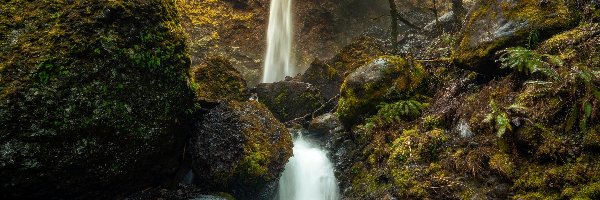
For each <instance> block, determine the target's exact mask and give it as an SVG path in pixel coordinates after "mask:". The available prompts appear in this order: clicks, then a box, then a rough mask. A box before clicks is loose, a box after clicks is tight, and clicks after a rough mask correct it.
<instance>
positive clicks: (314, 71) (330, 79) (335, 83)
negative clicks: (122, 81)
mask: <svg viewBox="0 0 600 200" xmlns="http://www.w3.org/2000/svg"><path fill="white" fill-rule="evenodd" d="M299 80H300V81H301V82H305V83H310V84H311V85H313V86H315V87H317V88H318V89H319V90H320V91H321V94H322V95H323V97H324V98H325V99H331V98H333V97H335V96H337V95H338V94H339V93H340V86H342V83H343V82H344V77H343V74H341V73H339V72H338V70H337V69H335V68H334V67H332V66H331V65H329V64H326V63H323V62H322V61H320V60H315V61H314V62H313V63H312V64H311V65H310V67H309V68H308V69H307V70H306V71H305V72H304V74H302V75H301V76H300V78H299Z"/></svg>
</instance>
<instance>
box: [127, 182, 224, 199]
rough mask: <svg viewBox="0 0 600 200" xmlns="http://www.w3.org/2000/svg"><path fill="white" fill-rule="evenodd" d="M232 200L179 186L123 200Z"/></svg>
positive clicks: (148, 189) (157, 188)
mask: <svg viewBox="0 0 600 200" xmlns="http://www.w3.org/2000/svg"><path fill="white" fill-rule="evenodd" d="M147 199H165V200H233V199H235V198H234V197H233V196H231V195H230V194H227V193H222V192H221V193H206V191H203V190H202V188H200V187H198V186H195V185H187V184H179V185H177V186H176V187H166V188H161V187H156V188H147V189H145V190H143V191H141V192H138V193H135V194H133V195H131V196H129V197H127V198H125V200H147Z"/></svg>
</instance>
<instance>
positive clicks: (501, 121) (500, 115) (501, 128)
mask: <svg viewBox="0 0 600 200" xmlns="http://www.w3.org/2000/svg"><path fill="white" fill-rule="evenodd" d="M490 107H491V108H492V113H489V114H487V115H486V117H485V119H484V120H483V122H484V123H491V122H492V120H493V121H494V122H495V123H496V135H497V136H498V137H499V138H501V137H502V136H504V134H505V133H506V131H512V126H511V125H510V120H509V119H508V114H507V113H506V112H504V111H501V110H500V109H499V108H498V105H497V104H496V102H495V101H494V100H493V99H492V100H490Z"/></svg>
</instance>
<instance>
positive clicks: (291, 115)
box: [254, 81, 325, 122]
mask: <svg viewBox="0 0 600 200" xmlns="http://www.w3.org/2000/svg"><path fill="white" fill-rule="evenodd" d="M254 92H256V94H257V95H258V101H260V102H261V103H264V104H265V105H267V107H269V109H270V110H271V112H273V114H274V115H275V117H277V119H279V120H281V121H282V122H288V121H290V120H294V119H297V118H301V117H303V116H305V115H307V114H311V113H313V112H314V111H316V110H317V109H319V108H320V107H321V106H322V105H323V104H324V103H325V99H324V98H323V96H321V92H320V91H319V89H318V88H317V87H315V86H313V85H311V84H309V83H303V82H297V81H280V82H275V83H261V84H259V85H257V86H256V87H255V88H254Z"/></svg>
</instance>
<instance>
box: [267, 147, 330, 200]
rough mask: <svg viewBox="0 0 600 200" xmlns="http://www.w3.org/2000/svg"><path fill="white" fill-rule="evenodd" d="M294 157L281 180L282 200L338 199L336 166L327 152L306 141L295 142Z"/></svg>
mask: <svg viewBox="0 0 600 200" xmlns="http://www.w3.org/2000/svg"><path fill="white" fill-rule="evenodd" d="M293 151H294V156H293V157H291V158H290V160H289V161H288V163H287V165H286V166H285V170H284V171H283V175H282V176H281V179H279V192H278V196H279V199H280V200H337V199H339V198H340V197H339V191H338V190H339V189H338V185H337V181H336V179H335V176H334V174H333V164H332V163H331V161H330V160H329V158H327V155H326V153H325V151H323V150H322V149H321V148H319V147H318V146H317V145H314V144H312V143H310V142H309V141H308V140H306V139H304V137H302V135H300V136H298V137H296V139H295V140H294V148H293Z"/></svg>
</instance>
